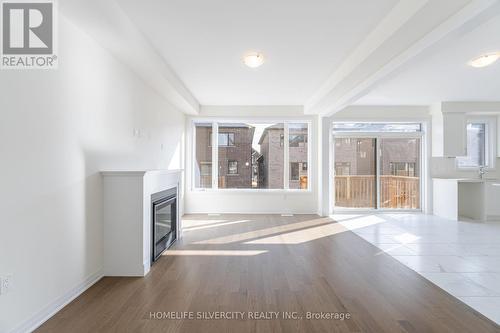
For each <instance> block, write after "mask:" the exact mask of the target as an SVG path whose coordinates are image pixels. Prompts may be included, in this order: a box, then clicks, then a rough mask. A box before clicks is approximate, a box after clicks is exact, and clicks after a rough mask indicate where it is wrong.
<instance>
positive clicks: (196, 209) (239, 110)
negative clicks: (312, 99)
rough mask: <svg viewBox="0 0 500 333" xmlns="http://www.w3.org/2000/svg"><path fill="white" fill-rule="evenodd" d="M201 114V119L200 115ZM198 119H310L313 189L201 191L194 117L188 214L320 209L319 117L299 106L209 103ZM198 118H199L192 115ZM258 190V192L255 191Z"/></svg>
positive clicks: (189, 134) (188, 171) (188, 161)
mask: <svg viewBox="0 0 500 333" xmlns="http://www.w3.org/2000/svg"><path fill="white" fill-rule="evenodd" d="M200 117H202V118H200ZM200 117H198V119H217V117H223V119H234V120H238V119H242V120H243V119H247V120H248V119H249V118H250V119H254V117H258V119H274V120H276V119H295V120H300V119H302V120H304V119H306V120H310V121H311V122H312V126H311V129H310V130H311V135H310V138H311V143H310V147H311V165H310V166H309V168H310V170H311V178H310V190H309V191H304V192H300V193H297V192H294V193H291V192H284V191H274V192H266V191H255V190H251V189H249V190H224V191H199V190H195V189H193V185H192V177H191V172H192V165H193V159H192V157H193V151H192V140H191V139H192V128H191V119H188V121H187V122H186V142H187V145H186V146H187V148H186V195H185V201H184V203H185V206H184V209H185V212H186V213H276V214H280V213H296V214H299V213H308V214H315V213H317V211H318V192H317V189H318V187H317V182H318V177H317V174H316V173H315V172H314V170H316V169H317V160H318V149H317V145H318V144H317V137H316V134H315V133H317V121H316V117H311V116H309V117H306V116H304V115H303V112H302V107H297V106H258V107H255V106H222V107H217V106H208V107H203V106H202V108H201V111H200ZM192 119H196V118H192ZM254 191H255V192H254Z"/></svg>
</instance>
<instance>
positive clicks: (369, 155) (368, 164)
mask: <svg viewBox="0 0 500 333" xmlns="http://www.w3.org/2000/svg"><path fill="white" fill-rule="evenodd" d="M384 140H385V141H384V143H385V144H382V145H381V150H382V152H381V156H383V161H384V163H382V164H381V170H380V173H381V175H393V176H406V177H418V175H419V172H420V171H419V168H420V165H419V156H420V146H419V144H420V142H419V140H417V139H415V140H410V142H401V141H400V140H398V139H394V140H393V139H384ZM375 169H376V164H375V146H374V141H373V140H372V139H356V138H340V139H336V140H335V175H336V176H348V175H374V174H375Z"/></svg>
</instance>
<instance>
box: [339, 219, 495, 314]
mask: <svg viewBox="0 0 500 333" xmlns="http://www.w3.org/2000/svg"><path fill="white" fill-rule="evenodd" d="M332 217H333V218H334V219H335V220H337V221H339V222H340V223H342V224H343V225H344V226H346V227H348V228H349V229H351V230H352V231H353V232H355V233H356V234H357V235H359V236H360V237H362V238H363V239H365V240H366V241H368V242H370V243H372V244H374V245H375V246H377V247H378V248H379V249H380V250H381V251H380V253H387V254H390V255H391V256H393V257H394V258H395V259H397V260H398V261H400V262H401V263H403V264H404V265H406V266H408V267H409V268H411V269H413V270H414V271H416V272H418V273H419V274H421V275H422V276H424V277H425V278H426V279H428V280H430V281H431V282H433V283H434V284H436V285H437V286H439V287H440V288H442V289H444V290H446V291H447V292H448V293H450V294H451V295H453V296H455V297H457V298H458V299H460V300H462V301H463V302H464V303H466V304H467V305H469V306H471V307H472V308H474V309H476V310H477V311H479V312H481V313H482V314H484V315H485V316H487V317H488V318H490V319H491V320H493V321H495V322H496V323H498V324H500V223H496V222H488V223H475V222H456V221H450V220H446V219H442V218H439V217H436V216H432V215H424V214H405V213H394V214H374V215H362V214H335V215H333V216H332Z"/></svg>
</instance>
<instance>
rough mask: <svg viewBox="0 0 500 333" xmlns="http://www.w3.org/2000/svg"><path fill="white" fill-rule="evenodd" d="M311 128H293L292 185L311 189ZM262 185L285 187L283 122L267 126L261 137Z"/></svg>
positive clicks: (291, 146) (295, 187)
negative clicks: (309, 151) (308, 149)
mask: <svg viewBox="0 0 500 333" xmlns="http://www.w3.org/2000/svg"><path fill="white" fill-rule="evenodd" d="M307 140H308V138H307V128H303V129H294V130H292V129H290V133H289V161H290V165H289V168H290V169H289V188H291V189H300V188H307V174H308V172H307V168H308V165H307ZM259 145H260V153H261V155H262V158H260V159H259V170H261V174H260V175H259V176H260V180H259V187H260V188H270V189H279V188H283V174H284V172H283V159H284V129H283V124H276V125H273V126H269V127H267V128H266V129H265V130H264V132H263V133H262V136H261V137H260V140H259Z"/></svg>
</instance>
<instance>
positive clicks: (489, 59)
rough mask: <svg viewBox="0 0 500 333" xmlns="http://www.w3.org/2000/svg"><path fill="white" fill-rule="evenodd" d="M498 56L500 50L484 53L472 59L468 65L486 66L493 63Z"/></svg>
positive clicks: (499, 55)
mask: <svg viewBox="0 0 500 333" xmlns="http://www.w3.org/2000/svg"><path fill="white" fill-rule="evenodd" d="M499 58H500V52H496V53H488V54H484V55H482V56H480V57H477V58H475V59H472V60H471V61H470V62H469V65H470V66H472V67H476V68H481V67H486V66H489V65H491V64H492V63H494V62H495V61H497V60H498V59H499Z"/></svg>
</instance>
